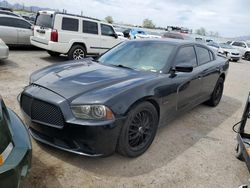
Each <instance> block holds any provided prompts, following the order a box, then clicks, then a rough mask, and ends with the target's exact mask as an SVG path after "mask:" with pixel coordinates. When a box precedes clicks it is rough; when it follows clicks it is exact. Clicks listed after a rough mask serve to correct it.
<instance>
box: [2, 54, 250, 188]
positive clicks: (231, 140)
mask: <svg viewBox="0 0 250 188" xmlns="http://www.w3.org/2000/svg"><path fill="white" fill-rule="evenodd" d="M63 61H66V58H65V57H59V58H52V57H50V56H48V55H47V53H46V52H44V51H39V50H25V51H22V50H12V51H11V53H10V57H9V60H7V61H2V62H0V94H1V95H2V96H3V98H4V100H5V102H6V104H7V105H8V106H9V107H10V108H12V109H13V110H15V111H16V112H17V113H18V114H19V115H20V116H21V113H20V108H19V105H18V102H17V100H16V97H17V95H18V94H19V93H20V92H21V91H22V88H23V87H24V86H26V85H27V84H28V80H29V75H30V74H31V73H32V72H33V71H35V70H37V69H40V68H42V67H45V66H47V65H51V64H58V63H62V62H63ZM249 73H250V62H247V61H244V60H242V61H241V62H240V63H231V66H230V71H229V75H228V78H227V80H226V84H225V92H224V96H223V99H222V101H221V104H220V105H219V106H218V107H216V108H210V107H207V106H205V105H200V106H198V107H197V108H195V109H194V110H192V111H190V112H189V113H187V114H185V115H184V116H182V117H180V118H179V119H177V120H175V121H173V122H172V123H170V124H169V125H167V126H165V127H162V128H160V129H159V131H158V134H157V136H156V139H155V141H154V143H153V145H152V146H151V147H150V149H149V150H148V151H147V152H146V153H145V154H144V155H143V156H141V157H139V158H136V159H127V158H124V157H121V156H119V155H117V154H115V155H113V156H111V157H108V158H102V159H92V158H86V157H82V156H77V155H73V154H69V153H66V152H63V151H59V150H56V149H53V148H50V147H48V146H44V145H41V144H38V143H36V142H35V141H33V167H32V170H31V173H30V174H29V176H28V178H27V179H26V180H25V182H24V185H23V187H27V188H36V187H41V188H44V187H56V188H57V187H65V188H68V187H109V188H110V187H164V188H165V187H171V188H172V187H192V188H193V187H213V188H215V187H226V188H230V187H232V188H235V187H238V186H239V185H241V184H243V183H249V182H248V181H249V180H248V179H249V173H248V171H247V168H246V166H245V164H244V163H242V162H240V161H238V160H237V159H235V157H234V146H235V134H234V133H233V132H232V130H231V127H232V125H233V124H234V123H235V122H237V121H238V120H240V117H241V114H242V111H243V108H244V105H245V101H246V97H247V94H248V92H249V91H250V88H249V87H250V85H249V80H250V74H249Z"/></svg>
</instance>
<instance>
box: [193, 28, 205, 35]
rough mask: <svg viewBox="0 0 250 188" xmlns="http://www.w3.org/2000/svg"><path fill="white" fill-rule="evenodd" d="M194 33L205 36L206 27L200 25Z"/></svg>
mask: <svg viewBox="0 0 250 188" xmlns="http://www.w3.org/2000/svg"><path fill="white" fill-rule="evenodd" d="M195 33H196V34H198V35H202V36H206V35H207V32H206V29H205V28H204V27H201V28H200V29H197V30H196V31H195Z"/></svg>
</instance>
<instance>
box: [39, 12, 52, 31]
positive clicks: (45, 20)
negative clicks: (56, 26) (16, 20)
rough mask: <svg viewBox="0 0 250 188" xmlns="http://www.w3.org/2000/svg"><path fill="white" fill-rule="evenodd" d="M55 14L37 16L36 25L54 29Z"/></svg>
mask: <svg viewBox="0 0 250 188" xmlns="http://www.w3.org/2000/svg"><path fill="white" fill-rule="evenodd" d="M52 19H53V14H51V15H50V14H37V17H36V21H35V25H38V26H41V27H47V28H52Z"/></svg>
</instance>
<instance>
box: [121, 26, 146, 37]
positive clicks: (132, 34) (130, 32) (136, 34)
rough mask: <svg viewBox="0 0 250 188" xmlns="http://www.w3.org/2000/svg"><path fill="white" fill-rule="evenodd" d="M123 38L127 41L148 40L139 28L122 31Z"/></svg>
mask: <svg viewBox="0 0 250 188" xmlns="http://www.w3.org/2000/svg"><path fill="white" fill-rule="evenodd" d="M123 34H124V37H126V38H128V39H142V38H149V37H148V35H147V33H146V32H145V31H144V30H143V29H140V28H133V29H127V30H125V31H123Z"/></svg>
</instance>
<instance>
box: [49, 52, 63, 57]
mask: <svg viewBox="0 0 250 188" xmlns="http://www.w3.org/2000/svg"><path fill="white" fill-rule="evenodd" d="M47 52H48V54H49V55H50V56H51V57H58V56H60V55H61V54H60V53H58V52H52V51H47Z"/></svg>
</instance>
